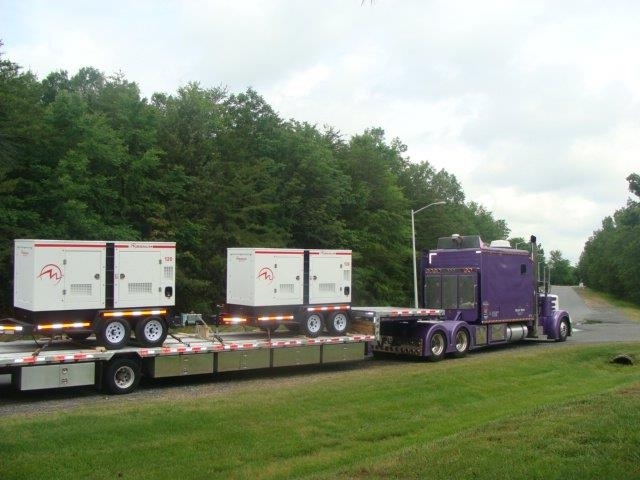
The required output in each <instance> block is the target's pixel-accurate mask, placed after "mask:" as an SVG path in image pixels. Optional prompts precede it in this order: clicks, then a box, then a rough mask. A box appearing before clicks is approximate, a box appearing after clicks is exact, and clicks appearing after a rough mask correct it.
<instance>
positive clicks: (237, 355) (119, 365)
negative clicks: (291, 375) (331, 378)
mask: <svg viewBox="0 0 640 480" xmlns="http://www.w3.org/2000/svg"><path fill="white" fill-rule="evenodd" d="M202 327H204V328H203V329H202V330H203V331H205V332H207V333H205V334H204V335H202V334H201V335H199V336H197V335H188V334H179V335H173V336H170V337H169V338H168V339H167V340H166V341H165V342H164V345H162V346H161V347H132V346H128V347H123V348H121V349H119V350H107V349H105V348H104V347H100V346H96V345H95V342H94V341H92V340H91V339H89V340H85V341H83V342H76V343H70V342H69V341H68V340H53V341H51V342H49V343H47V344H46V345H45V346H44V347H43V348H34V343H33V341H28V340H21V341H15V342H8V343H2V344H0V376H4V377H5V381H10V382H11V384H12V385H13V387H14V388H15V389H17V390H20V391H28V390H38V389H51V388H62V387H80V386H87V385H94V386H95V387H97V388H98V389H99V390H103V391H107V392H109V393H114V394H123V393H130V392H132V391H134V390H135V389H136V388H137V387H138V384H139V383H140V379H141V378H142V377H143V376H145V377H147V378H165V377H184V376H189V375H215V374H219V373H222V372H232V371H245V370H258V369H270V368H277V367H288V366H296V365H326V364H334V363H340V362H353V361H357V360H362V359H363V358H364V357H365V355H366V354H367V346H368V344H369V343H370V342H371V341H372V340H373V336H372V335H366V334H353V335H343V336H340V337H332V336H320V337H317V338H306V337H301V336H294V335H291V334H287V333H283V334H282V335H272V336H270V337H268V336H266V335H265V334H264V333H260V332H259V333H252V332H240V333H227V334H213V333H211V331H210V329H209V328H208V327H206V326H202Z"/></svg>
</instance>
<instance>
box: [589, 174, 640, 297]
mask: <svg viewBox="0 0 640 480" xmlns="http://www.w3.org/2000/svg"><path fill="white" fill-rule="evenodd" d="M639 178H640V177H638V175H637V174H631V175H629V176H628V177H627V181H628V182H629V190H630V191H631V192H632V193H634V194H635V195H637V196H640V189H639V188H638V185H639V184H640V182H639V181H638V179H639ZM638 258H640V203H638V201H634V200H632V199H629V200H628V201H627V205H626V207H624V208H621V209H619V210H617V211H616V212H615V213H614V215H613V217H606V218H605V219H604V220H603V221H602V228H601V229H599V230H597V231H595V232H593V235H592V236H591V237H590V238H589V240H588V241H587V243H586V244H585V247H584V250H583V252H582V255H581V256H580V263H579V265H578V275H579V277H580V280H582V281H584V283H585V284H587V285H588V286H590V287H592V288H594V289H596V290H599V291H602V292H605V293H610V294H612V295H614V296H616V297H618V298H621V299H624V300H629V301H632V302H634V303H636V304H640V289H638V285H639V284H640V263H639V262H638Z"/></svg>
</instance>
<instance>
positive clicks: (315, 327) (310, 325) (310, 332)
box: [302, 312, 324, 338]
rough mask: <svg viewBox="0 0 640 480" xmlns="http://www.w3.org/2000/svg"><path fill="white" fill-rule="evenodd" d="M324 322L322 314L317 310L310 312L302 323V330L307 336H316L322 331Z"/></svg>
mask: <svg viewBox="0 0 640 480" xmlns="http://www.w3.org/2000/svg"><path fill="white" fill-rule="evenodd" d="M323 324H324V321H323V318H322V314H320V313H317V312H313V313H309V314H307V316H306V317H305V318H304V322H303V323H302V331H303V332H304V334H305V335H306V336H307V337H311V338H315V337H317V336H318V335H320V333H321V332H322V326H323Z"/></svg>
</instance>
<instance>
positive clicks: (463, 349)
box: [454, 328, 470, 358]
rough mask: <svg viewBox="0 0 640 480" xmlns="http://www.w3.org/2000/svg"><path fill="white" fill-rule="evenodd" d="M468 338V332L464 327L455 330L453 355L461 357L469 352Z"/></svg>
mask: <svg viewBox="0 0 640 480" xmlns="http://www.w3.org/2000/svg"><path fill="white" fill-rule="evenodd" d="M469 338H470V337H469V332H468V331H467V329H466V328H461V329H460V330H458V331H457V332H456V337H455V347H456V352H455V353H454V356H455V357H458V358H462V357H464V356H465V355H466V354H467V353H469V346H470V341H469Z"/></svg>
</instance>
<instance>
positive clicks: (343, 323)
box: [327, 312, 349, 336]
mask: <svg viewBox="0 0 640 480" xmlns="http://www.w3.org/2000/svg"><path fill="white" fill-rule="evenodd" d="M348 328H349V315H348V314H347V313H345V312H335V313H332V314H331V315H329V318H328V319H327V330H329V333H331V334H332V335H337V336H340V335H344V334H346V333H347V329H348Z"/></svg>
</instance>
